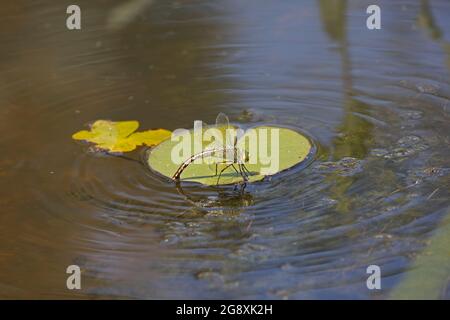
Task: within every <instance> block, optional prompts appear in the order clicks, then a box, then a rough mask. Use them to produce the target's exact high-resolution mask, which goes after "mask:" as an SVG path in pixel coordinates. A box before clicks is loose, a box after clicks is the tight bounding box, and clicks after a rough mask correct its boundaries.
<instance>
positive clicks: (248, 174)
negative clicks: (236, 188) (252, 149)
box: [242, 164, 252, 177]
mask: <svg viewBox="0 0 450 320" xmlns="http://www.w3.org/2000/svg"><path fill="white" fill-rule="evenodd" d="M242 169H244V171H245V173H246V175H247V177H249V176H251V175H252V173H251V172H250V171H248V169H247V167H246V166H245V164H242Z"/></svg>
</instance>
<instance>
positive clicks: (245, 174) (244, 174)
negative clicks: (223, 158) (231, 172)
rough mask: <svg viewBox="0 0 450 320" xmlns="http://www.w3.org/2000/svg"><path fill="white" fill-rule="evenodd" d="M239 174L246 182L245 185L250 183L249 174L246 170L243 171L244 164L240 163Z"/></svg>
mask: <svg viewBox="0 0 450 320" xmlns="http://www.w3.org/2000/svg"><path fill="white" fill-rule="evenodd" d="M239 173H240V175H241V177H242V179H243V180H244V183H245V182H247V181H248V176H247V173H246V172H245V170H244V169H243V164H242V163H239Z"/></svg>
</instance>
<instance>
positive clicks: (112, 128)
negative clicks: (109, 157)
mask: <svg viewBox="0 0 450 320" xmlns="http://www.w3.org/2000/svg"><path fill="white" fill-rule="evenodd" d="M138 127H139V122H137V121H119V122H113V121H108V120H97V121H95V122H94V124H92V126H91V130H90V131H86V130H82V131H79V132H77V133H75V134H73V135H72V138H73V139H75V140H85V141H89V142H92V143H95V144H96V146H97V147H98V148H100V149H103V150H107V151H110V152H129V151H133V150H134V149H136V146H139V145H143V144H145V145H147V146H152V145H155V144H158V143H159V142H161V141H162V140H165V139H166V138H167V137H169V136H170V134H171V132H170V131H168V130H164V129H157V130H148V131H144V132H136V133H133V132H134V131H136V129H137V128H138Z"/></svg>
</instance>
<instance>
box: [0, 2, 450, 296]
mask: <svg viewBox="0 0 450 320" xmlns="http://www.w3.org/2000/svg"><path fill="white" fill-rule="evenodd" d="M78 4H79V5H80V7H81V8H82V19H83V20H82V30H81V31H68V30H67V29H66V28H65V17H66V15H65V9H66V7H65V5H60V4H55V2H54V1H53V2H52V1H48V0H41V1H33V2H30V1H21V0H18V1H5V3H4V4H2V7H1V8H0V11H1V16H2V19H0V39H1V43H2V50H0V68H1V76H0V103H1V107H0V122H1V124H2V125H1V126H0V146H1V147H2V150H3V157H1V158H0V190H1V197H0V204H1V206H2V213H1V215H0V271H1V272H0V297H19V298H30V297H35V298H48V297H62V298H72V297H95V298H102V297H130V298H275V299H278V298H290V299H295V298H386V297H388V296H389V292H391V291H392V289H394V288H396V287H397V285H398V284H399V283H400V282H401V281H402V279H404V277H405V276H407V275H408V272H409V271H408V270H409V268H410V267H411V265H412V263H413V261H414V258H415V257H416V256H417V255H418V254H419V253H420V252H421V250H422V249H423V248H424V247H425V245H426V243H427V240H428V239H429V237H430V235H431V234H433V233H434V232H435V231H437V230H440V229H441V228H444V227H445V226H442V224H443V223H444V221H448V219H446V220H445V219H444V220H443V218H444V216H445V215H446V213H447V211H448V210H447V209H448V206H449V201H448V197H449V194H448V190H449V182H450V181H449V172H450V166H449V162H448V159H449V155H450V154H449V151H448V148H447V147H446V146H448V144H449V138H448V132H449V96H450V86H449V70H450V67H449V65H450V64H449V61H450V58H449V57H450V54H449V52H450V51H449V43H450V39H449V36H450V24H449V22H448V19H446V18H447V16H448V13H449V12H450V5H449V4H448V3H447V2H446V1H444V0H442V1H421V2H415V1H402V2H393V1H384V2H383V1H382V2H381V6H382V14H383V18H382V19H383V20H382V21H383V22H382V30H379V31H368V30H367V29H366V28H365V17H366V14H365V9H366V5H364V4H362V3H356V2H353V1H322V0H318V1H308V2H302V3H301V4H300V3H299V2H298V1H286V2H283V3H281V2H275V1H272V2H264V5H262V4H261V2H259V1H256V0H250V1H245V2H243V1H227V2H221V1H194V2H176V1H174V2H167V1H158V0H154V1H137V0H133V1H131V0H130V1H127V2H125V3H124V2H123V1H118V0H117V1H101V0H99V1H87V0H86V1H79V3H78ZM105 8H108V9H105ZM120 8H121V9H120ZM220 111H223V112H226V113H227V114H228V115H230V116H231V120H232V121H241V122H245V123H248V122H252V123H255V124H256V123H276V124H280V125H289V126H294V127H297V128H299V129H301V130H305V131H307V132H308V133H309V134H310V135H311V136H312V138H313V139H314V141H315V142H316V144H317V145H318V151H317V156H316V159H315V161H314V162H313V163H312V164H311V165H310V166H309V167H307V168H304V169H303V168H297V169H294V170H290V171H288V172H284V173H282V174H280V175H277V176H274V177H272V178H271V179H267V180H266V181H264V182H261V183H254V184H250V185H249V186H248V187H247V188H246V189H245V192H244V193H243V194H241V193H240V192H236V191H235V190H233V189H232V188H229V187H220V188H215V187H204V186H198V185H187V186H183V189H182V190H180V189H179V188H177V187H176V186H175V185H174V184H173V183H171V182H169V181H167V180H165V179H162V178H161V177H159V176H156V175H154V174H153V173H152V172H150V171H149V170H148V169H147V167H146V166H145V165H144V163H143V162H142V161H141V158H142V154H141V153H139V152H138V151H136V152H134V153H132V154H131V155H129V157H130V158H131V160H132V161H127V160H126V159H124V158H119V157H111V156H108V155H100V154H95V153H91V152H89V150H87V149H85V147H84V146H83V145H79V144H77V143H75V142H74V141H71V139H70V137H71V134H72V133H73V132H75V131H77V130H79V129H80V128H81V127H82V126H84V125H85V124H87V123H89V122H91V121H93V120H96V119H111V120H128V119H137V120H139V121H140V123H141V126H142V127H143V128H152V127H164V128H167V129H171V130H174V129H176V128H180V127H189V126H191V125H192V123H193V121H194V120H196V119H202V120H204V121H206V122H210V123H211V122H212V121H213V119H214V118H215V115H217V113H218V112H220ZM133 159H134V160H133ZM443 230H445V228H444V229H443ZM70 264H78V265H79V266H80V267H81V268H82V270H83V278H82V286H83V289H82V290H81V291H77V292H73V291H69V290H67V289H66V287H65V281H66V276H67V275H66V273H65V270H66V267H67V266H68V265H70ZM370 264H377V265H379V266H380V267H381V269H382V274H383V280H382V286H383V290H382V291H377V292H373V291H368V290H367V288H366V285H365V283H366V282H365V281H366V277H367V275H366V267H367V266H368V265H370ZM441 296H443V297H447V298H448V290H447V292H445V290H443V293H442V294H441Z"/></svg>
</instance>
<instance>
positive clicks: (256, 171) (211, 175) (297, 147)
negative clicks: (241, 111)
mask: <svg viewBox="0 0 450 320" xmlns="http://www.w3.org/2000/svg"><path fill="white" fill-rule="evenodd" d="M234 128H235V127H234ZM205 130H206V128H204V129H203V131H201V132H205ZM255 135H256V136H257V141H258V143H257V144H256V145H257V148H255V147H254V146H255V144H253V145H252V144H251V143H250V142H249V141H256V140H251V139H250V138H249V137H255ZM277 137H278V139H277ZM178 138H179V139H180V140H179V141H173V139H167V140H165V141H163V142H162V143H160V144H159V145H157V146H156V147H154V148H153V149H152V150H151V151H150V152H149V154H148V159H147V163H148V165H149V167H150V168H151V169H152V170H153V171H155V172H157V173H159V174H161V175H163V176H165V177H168V178H171V179H172V177H173V175H174V174H175V172H176V171H177V169H178V168H179V167H180V161H178V163H175V162H174V161H173V160H172V159H173V152H174V150H175V148H177V147H176V146H177V145H178V146H179V145H180V141H181V140H182V139H187V140H186V141H188V142H186V143H187V145H189V143H190V146H191V148H190V149H191V150H192V152H188V153H187V154H183V160H186V159H188V158H190V157H191V156H193V155H195V154H198V153H199V151H200V152H201V151H204V150H205V149H206V146H207V145H208V143H210V142H205V141H203V142H202V143H203V146H202V147H201V148H200V149H199V148H198V140H197V149H196V151H194V148H195V144H196V142H195V141H196V139H195V135H194V130H193V129H192V130H189V131H187V130H186V132H184V133H182V134H178ZM189 139H190V142H189ZM277 144H278V148H277V147H276V145H277ZM272 145H273V147H272ZM252 146H253V147H252ZM260 146H262V147H260ZM264 146H266V148H265V147H264ZM237 147H238V149H240V150H246V151H245V154H246V155H247V158H248V159H246V162H245V167H246V168H247V169H248V171H249V172H250V174H249V177H248V181H249V182H255V181H259V180H262V179H264V177H265V176H269V175H274V174H276V173H278V172H281V171H283V170H286V169H289V168H291V167H293V166H295V165H297V164H299V163H302V162H304V161H305V160H306V159H307V158H309V157H308V156H310V155H311V153H312V147H313V146H312V144H311V142H310V140H309V139H308V138H306V137H305V136H304V135H302V134H300V133H299V132H297V131H294V130H292V129H288V128H281V127H273V126H260V127H254V128H250V129H248V130H246V131H245V134H244V135H243V136H242V137H240V139H239V140H238V141H237ZM202 148H203V149H202ZM272 149H273V150H272ZM266 151H267V152H266ZM255 155H257V156H255ZM260 155H262V156H260ZM264 155H266V156H264ZM202 160H204V159H202ZM199 161H201V160H199ZM201 162H202V163H190V164H189V165H188V166H187V167H186V168H185V169H184V170H183V171H182V173H181V175H180V181H189V182H199V183H202V184H204V185H216V184H219V185H226V184H235V183H239V182H242V180H243V178H242V176H241V175H240V174H239V173H237V172H236V171H235V170H234V169H233V168H232V167H229V168H227V169H226V170H224V171H223V172H222V174H221V176H220V179H218V175H216V171H215V169H216V165H215V164H208V163H204V161H201ZM225 167H226V164H222V163H221V164H218V165H217V169H218V172H219V173H220V171H221V170H222V169H225ZM235 167H236V168H238V165H237V164H235Z"/></svg>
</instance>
